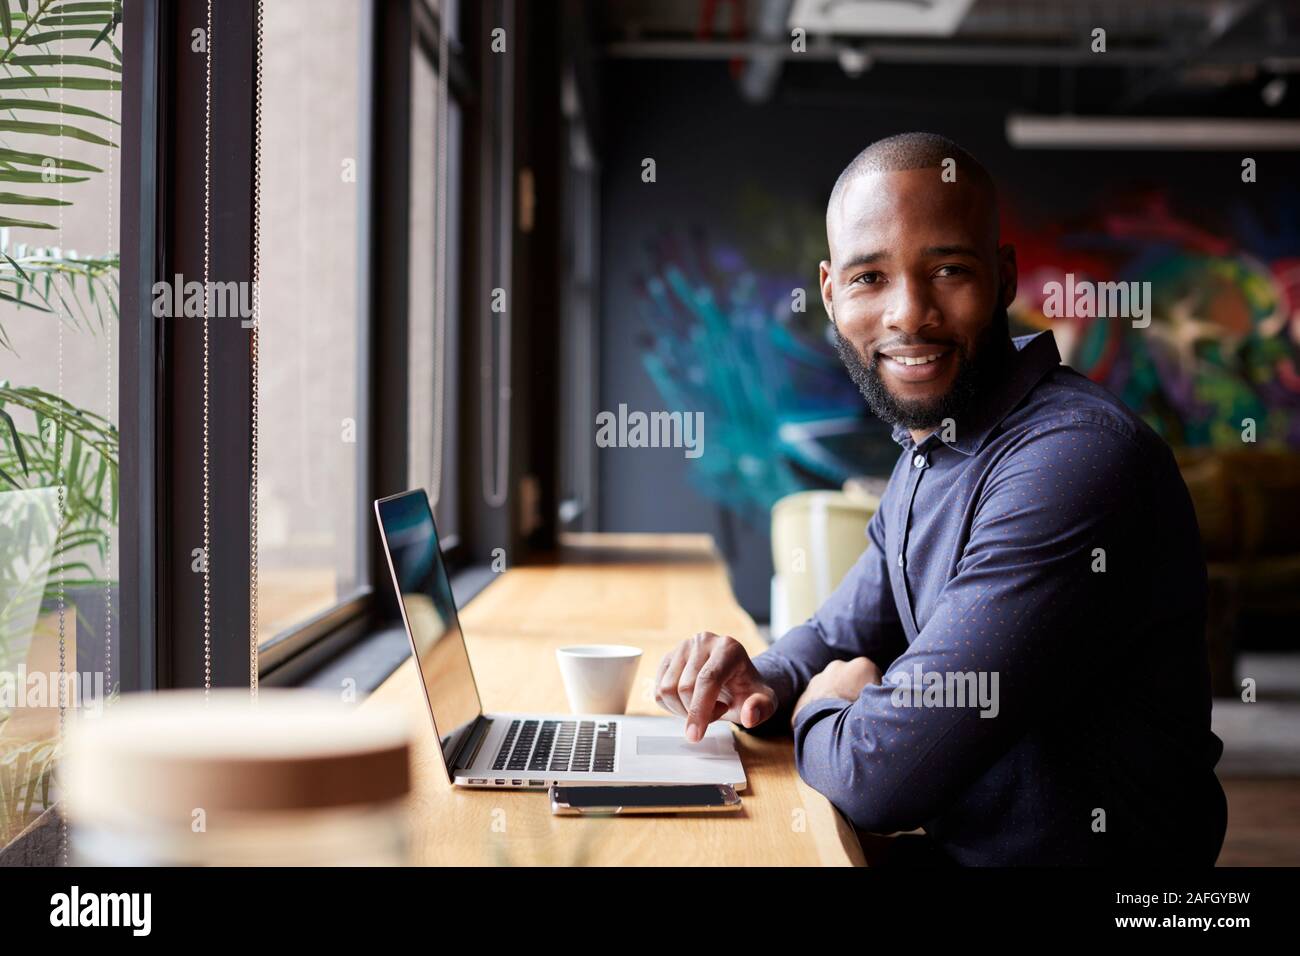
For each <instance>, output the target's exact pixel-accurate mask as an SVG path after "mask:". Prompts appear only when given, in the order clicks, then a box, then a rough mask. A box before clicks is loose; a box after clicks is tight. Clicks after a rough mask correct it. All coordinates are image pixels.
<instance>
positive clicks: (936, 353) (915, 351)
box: [880, 345, 952, 366]
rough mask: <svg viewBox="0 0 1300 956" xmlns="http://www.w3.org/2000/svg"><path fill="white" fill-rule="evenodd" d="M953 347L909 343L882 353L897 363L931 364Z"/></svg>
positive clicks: (903, 364)
mask: <svg viewBox="0 0 1300 956" xmlns="http://www.w3.org/2000/svg"><path fill="white" fill-rule="evenodd" d="M951 351H952V349H951V348H949V347H945V346H937V345H909V346H905V347H899V348H892V349H889V350H887V351H882V352H881V353H880V354H881V355H882V356H884V357H885V358H887V359H889V360H890V361H891V362H893V363H895V364H896V365H902V366H911V365H929V364H930V363H931V362H937V361H938V360H939V359H941V358H943V357H944V356H945V355H947V354H948V353H949V352H951Z"/></svg>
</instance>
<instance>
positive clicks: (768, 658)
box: [732, 650, 800, 737]
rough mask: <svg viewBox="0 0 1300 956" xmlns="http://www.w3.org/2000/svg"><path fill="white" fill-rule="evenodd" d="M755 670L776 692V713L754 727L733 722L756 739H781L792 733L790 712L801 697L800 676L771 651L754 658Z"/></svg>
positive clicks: (778, 655)
mask: <svg viewBox="0 0 1300 956" xmlns="http://www.w3.org/2000/svg"><path fill="white" fill-rule="evenodd" d="M754 668H755V669H756V670H757V671H758V674H759V676H760V677H761V678H762V679H763V683H765V684H767V685H768V686H769V687H771V688H772V690H773V691H775V692H776V713H774V714H773V715H772V716H771V717H769V718H767V720H765V721H763V722H762V723H761V724H758V725H757V726H754V727H746V726H745V725H744V724H742V723H739V722H738V721H732V723H734V724H735V725H736V726H737V727H739V728H740V729H741V730H743V731H745V733H747V734H752V735H753V736H755V737H780V736H782V735H784V734H788V733H789V732H790V711H791V708H793V707H794V702H795V700H796V699H798V697H799V693H800V689H799V686H798V675H797V674H796V673H795V671H794V668H793V667H791V666H790V665H789V663H788V662H787V661H786V660H785V658H783V657H782V656H781V655H780V654H776V653H774V652H772V651H770V650H768V651H764V652H763V653H762V654H759V655H758V656H757V657H755V658H754Z"/></svg>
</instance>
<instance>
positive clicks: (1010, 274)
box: [998, 243, 1019, 307]
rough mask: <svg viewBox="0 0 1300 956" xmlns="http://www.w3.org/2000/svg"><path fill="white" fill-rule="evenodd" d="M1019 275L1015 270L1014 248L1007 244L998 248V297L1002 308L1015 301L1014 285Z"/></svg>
mask: <svg viewBox="0 0 1300 956" xmlns="http://www.w3.org/2000/svg"><path fill="white" fill-rule="evenodd" d="M1018 280H1019V273H1018V270H1017V269H1016V247H1015V246H1013V245H1011V244H1010V243H1007V244H1006V245H1005V246H1000V247H999V248H998V295H999V298H1000V299H1001V302H1002V305H1003V307H1007V306H1009V305H1011V303H1012V302H1014V301H1016V284H1017V282H1018Z"/></svg>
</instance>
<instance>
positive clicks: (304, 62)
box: [258, 0, 371, 643]
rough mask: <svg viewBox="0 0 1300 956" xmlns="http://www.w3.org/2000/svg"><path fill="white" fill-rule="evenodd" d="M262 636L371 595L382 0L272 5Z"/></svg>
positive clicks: (267, 78) (264, 127)
mask: <svg viewBox="0 0 1300 956" xmlns="http://www.w3.org/2000/svg"><path fill="white" fill-rule="evenodd" d="M264 9H265V17H266V21H265V27H264V29H265V33H264V38H263V57H264V78H263V107H262V124H261V133H262V185H261V203H260V207H259V209H258V212H259V214H260V229H261V240H260V242H261V254H260V263H261V281H260V283H259V293H260V300H261V318H260V321H259V329H260V334H259V355H258V357H259V368H260V378H261V383H260V413H259V442H258V445H259V488H260V493H259V497H258V524H259V528H258V533H259V552H258V553H259V568H258V576H259V587H258V595H259V599H258V640H259V642H260V643H265V642H266V641H268V640H271V639H273V638H275V637H276V636H277V635H280V634H282V633H284V632H286V631H290V630H292V629H294V628H296V627H298V626H300V625H302V624H303V623H305V622H306V621H308V620H309V619H310V618H312V617H314V616H317V615H320V614H322V613H324V612H327V611H330V610H331V609H333V608H334V607H336V606H337V605H339V604H341V603H343V602H345V601H348V600H350V599H353V598H355V597H356V596H357V595H358V594H359V593H360V592H362V590H363V589H364V588H365V587H366V586H367V585H368V584H369V581H368V580H367V579H366V577H367V575H366V570H365V569H366V561H365V554H366V548H367V547H368V540H369V539H368V537H367V536H368V535H369V534H370V532H371V523H370V521H369V520H368V511H367V508H366V506H365V505H366V498H367V494H368V488H367V484H366V480H365V474H366V470H365V462H366V455H367V448H368V442H367V437H368V436H367V428H366V405H365V401H364V399H365V395H366V389H367V380H366V379H367V374H366V356H367V350H366V348H365V342H366V323H365V320H364V316H365V315H366V309H365V307H364V305H363V303H362V302H361V301H360V297H361V283H360V276H361V274H362V272H363V270H364V269H365V268H366V263H367V257H366V255H365V248H366V247H365V245H364V244H363V242H362V232H361V230H362V212H361V211H362V208H363V196H362V190H363V189H364V182H365V179H364V178H363V176H362V171H361V170H360V169H359V163H360V162H361V159H362V156H363V149H362V135H363V129H362V122H361V118H362V109H363V103H362V100H361V97H362V91H363V90H364V89H365V88H366V87H365V84H363V82H362V81H363V65H364V64H366V63H368V56H367V55H366V54H365V52H364V51H363V50H362V49H361V44H362V42H363V38H364V37H365V36H366V30H365V29H364V25H365V24H364V17H365V16H366V15H367V12H366V5H365V4H362V3H357V2H356V0H276V2H275V3H268V4H266V5H265V8H264Z"/></svg>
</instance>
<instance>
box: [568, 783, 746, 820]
mask: <svg viewBox="0 0 1300 956" xmlns="http://www.w3.org/2000/svg"><path fill="white" fill-rule="evenodd" d="M739 809H740V795H739V794H738V793H736V788H735V787H733V786H731V785H730V784H712V783H710V784H671V785H662V786H644V787H626V786H610V787H604V786H601V787H581V786H578V787H574V786H557V787H551V812H552V813H554V814H558V815H561V816H576V815H578V814H583V813H592V814H596V813H601V814H623V813H698V812H707V811H727V810H739Z"/></svg>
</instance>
